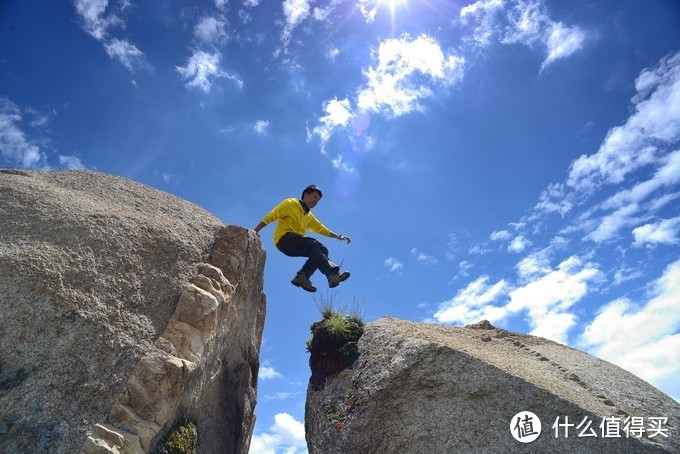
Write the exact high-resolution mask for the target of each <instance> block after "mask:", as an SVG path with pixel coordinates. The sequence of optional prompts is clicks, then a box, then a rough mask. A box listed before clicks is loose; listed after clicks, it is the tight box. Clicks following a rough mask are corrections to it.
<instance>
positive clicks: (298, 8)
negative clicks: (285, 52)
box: [281, 0, 310, 45]
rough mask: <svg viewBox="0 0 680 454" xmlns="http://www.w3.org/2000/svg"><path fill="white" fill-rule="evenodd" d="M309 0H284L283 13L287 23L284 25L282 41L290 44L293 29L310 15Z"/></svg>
mask: <svg viewBox="0 0 680 454" xmlns="http://www.w3.org/2000/svg"><path fill="white" fill-rule="evenodd" d="M309 3H310V1H309V0H284V1H283V15H284V16H285V18H286V23H285V25H284V26H283V32H282V34H281V41H283V43H284V45H286V44H288V41H289V40H290V35H291V34H292V33H293V30H294V29H295V28H296V27H297V26H298V25H300V24H301V23H302V22H303V21H304V20H305V19H307V17H308V16H309Z"/></svg>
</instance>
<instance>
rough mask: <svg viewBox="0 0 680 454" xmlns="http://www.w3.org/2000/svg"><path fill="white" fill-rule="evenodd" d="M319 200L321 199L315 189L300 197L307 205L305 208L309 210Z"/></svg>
mask: <svg viewBox="0 0 680 454" xmlns="http://www.w3.org/2000/svg"><path fill="white" fill-rule="evenodd" d="M319 200H321V197H319V193H318V192H316V191H312V192H308V193H307V194H305V195H304V196H303V197H302V201H303V202H305V205H307V208H309V209H310V210H311V209H312V208H314V207H315V206H316V204H317V203H319Z"/></svg>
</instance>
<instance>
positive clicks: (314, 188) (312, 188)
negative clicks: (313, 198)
mask: <svg viewBox="0 0 680 454" xmlns="http://www.w3.org/2000/svg"><path fill="white" fill-rule="evenodd" d="M312 192H316V193H317V194H319V198H321V197H323V193H322V192H321V189H319V188H318V187H317V186H316V185H315V184H310V185H309V186H307V187H306V188H305V190H304V191H302V198H304V197H305V194H310V193H312Z"/></svg>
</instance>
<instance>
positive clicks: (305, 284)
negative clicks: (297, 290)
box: [290, 271, 337, 292]
mask: <svg viewBox="0 0 680 454" xmlns="http://www.w3.org/2000/svg"><path fill="white" fill-rule="evenodd" d="M290 283H291V284H293V285H294V286H296V287H302V289H303V290H307V291H308V292H316V287H314V286H313V285H312V282H311V281H310V280H309V278H308V277H307V275H306V274H305V273H304V271H298V274H296V275H295V277H294V278H293V280H292V281H290ZM336 285H337V284H336Z"/></svg>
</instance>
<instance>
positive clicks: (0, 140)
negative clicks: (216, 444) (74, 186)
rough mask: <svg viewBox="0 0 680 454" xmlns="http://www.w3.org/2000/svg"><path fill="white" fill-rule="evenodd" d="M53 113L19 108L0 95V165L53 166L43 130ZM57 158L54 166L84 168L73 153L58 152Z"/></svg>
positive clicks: (38, 168) (27, 167) (48, 167)
mask: <svg viewBox="0 0 680 454" xmlns="http://www.w3.org/2000/svg"><path fill="white" fill-rule="evenodd" d="M53 115H54V113H53V112H49V113H44V112H40V111H38V110H36V109H33V108H30V107H28V108H21V107H20V106H19V105H17V104H15V103H14V102H12V101H11V100H9V99H7V98H0V166H1V165H6V166H10V167H19V168H23V169H35V170H49V169H51V168H53V166H52V165H50V163H49V159H48V153H47V152H46V151H44V148H45V146H44V145H45V144H49V142H50V141H49V139H47V138H46V137H45V132H46V128H47V127H48V126H49V123H50V121H51V119H52V116H53ZM56 159H57V163H58V165H57V166H56V168H61V169H84V168H86V166H85V165H84V164H83V162H82V161H81V160H80V158H79V157H78V156H75V155H64V154H59V153H57V155H56Z"/></svg>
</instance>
